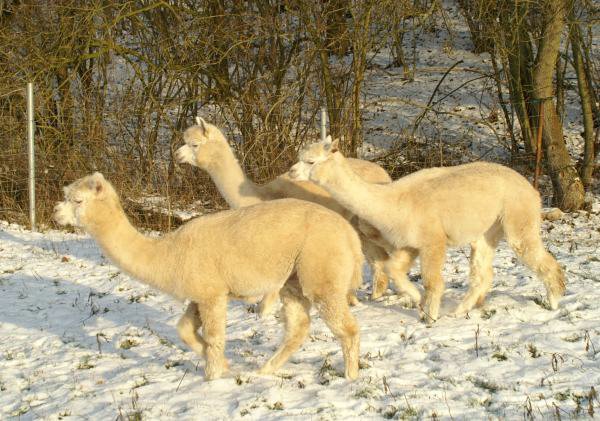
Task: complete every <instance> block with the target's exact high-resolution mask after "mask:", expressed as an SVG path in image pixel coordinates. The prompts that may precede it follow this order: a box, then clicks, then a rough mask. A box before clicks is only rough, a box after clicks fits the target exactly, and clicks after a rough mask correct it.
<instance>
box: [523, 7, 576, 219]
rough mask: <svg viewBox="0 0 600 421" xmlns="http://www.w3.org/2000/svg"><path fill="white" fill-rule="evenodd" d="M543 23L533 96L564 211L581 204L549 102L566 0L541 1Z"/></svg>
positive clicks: (550, 170) (556, 196)
mask: <svg viewBox="0 0 600 421" xmlns="http://www.w3.org/2000/svg"><path fill="white" fill-rule="evenodd" d="M542 10H544V11H545V15H544V17H543V18H544V19H545V21H546V25H545V28H544V31H543V34H542V38H541V39H540V45H539V49H538V56H537V60H536V64H535V68H534V71H533V92H532V93H533V97H534V99H536V100H537V101H542V106H543V107H544V129H543V133H542V135H543V143H544V152H545V156H546V165H547V168H548V173H549V174H550V178H551V180H552V186H553V188H554V203H555V205H556V206H558V207H559V208H560V209H562V210H564V211H572V210H576V209H580V208H581V207H582V206H583V199H584V190H583V184H582V182H581V179H580V178H579V174H578V173H577V170H576V169H575V166H574V165H573V162H572V160H571V157H570V156H569V152H568V150H567V146H566V144H565V141H564V139H563V132H562V124H561V123H560V119H559V118H558V115H557V113H556V107H555V106H554V103H553V102H552V100H551V98H552V96H553V86H552V76H553V74H554V69H555V65H556V59H557V57H558V49H559V47H560V38H561V33H562V29H563V27H564V25H565V17H566V12H567V10H566V2H565V1H558V0H548V1H546V2H544V4H542Z"/></svg>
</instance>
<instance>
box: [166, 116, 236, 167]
mask: <svg viewBox="0 0 600 421" xmlns="http://www.w3.org/2000/svg"><path fill="white" fill-rule="evenodd" d="M183 140H184V142H185V145H183V146H182V147H180V148H179V149H177V151H176V152H175V157H176V159H177V162H179V163H180V164H190V165H194V166H196V167H200V168H202V169H205V170H206V169H208V168H209V167H210V166H211V165H214V164H215V163H219V162H220V161H221V159H220V158H221V156H222V153H223V150H225V149H224V148H226V149H228V148H229V145H228V144H227V140H225V137H224V136H223V134H222V133H221V131H220V130H219V129H218V128H217V127H216V126H214V125H212V124H209V123H207V122H206V121H204V119H202V117H196V125H195V126H192V127H188V128H187V129H186V130H185V131H184V132H183Z"/></svg>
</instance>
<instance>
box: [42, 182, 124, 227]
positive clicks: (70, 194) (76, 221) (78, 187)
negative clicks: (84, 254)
mask: <svg viewBox="0 0 600 421" xmlns="http://www.w3.org/2000/svg"><path fill="white" fill-rule="evenodd" d="M64 192H65V200H64V201H62V202H59V203H57V204H56V206H55V207H54V215H53V219H54V220H55V221H56V222H57V223H58V224H59V225H73V226H75V227H81V228H85V227H86V226H87V225H88V222H89V221H90V217H91V216H92V215H91V214H92V213H93V209H94V208H95V207H97V205H98V204H112V203H113V202H115V200H116V203H118V200H119V199H118V196H117V193H116V192H115V189H114V187H113V186H112V185H111V184H110V183H109V182H108V181H107V180H106V179H105V178H104V176H103V175H102V174H100V173H99V172H95V173H94V174H92V175H88V176H86V177H83V178H80V179H79V180H76V181H74V182H73V183H71V184H69V185H68V186H67V187H65V188H64Z"/></svg>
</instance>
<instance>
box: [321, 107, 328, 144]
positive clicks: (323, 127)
mask: <svg viewBox="0 0 600 421" xmlns="http://www.w3.org/2000/svg"><path fill="white" fill-rule="evenodd" d="M326 138H327V109H326V108H325V107H321V142H325V139H326Z"/></svg>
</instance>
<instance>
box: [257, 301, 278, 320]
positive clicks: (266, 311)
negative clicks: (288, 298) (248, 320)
mask: <svg viewBox="0 0 600 421" xmlns="http://www.w3.org/2000/svg"><path fill="white" fill-rule="evenodd" d="M274 308H275V303H267V304H265V302H264V301H261V302H260V303H259V304H258V317H260V318H261V319H264V318H265V317H267V316H269V315H270V314H272V313H273V309H274Z"/></svg>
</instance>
